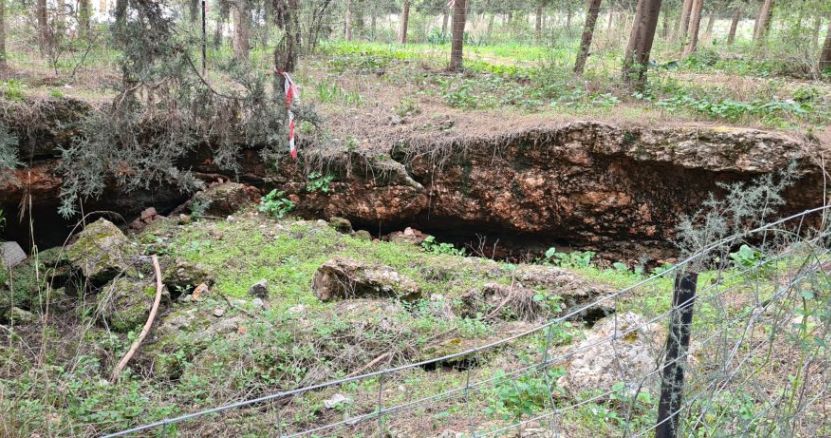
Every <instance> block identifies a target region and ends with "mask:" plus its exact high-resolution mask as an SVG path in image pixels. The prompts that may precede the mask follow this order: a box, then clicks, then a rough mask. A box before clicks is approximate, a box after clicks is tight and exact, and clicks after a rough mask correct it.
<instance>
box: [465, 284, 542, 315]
mask: <svg viewBox="0 0 831 438" xmlns="http://www.w3.org/2000/svg"><path fill="white" fill-rule="evenodd" d="M540 296H541V294H538V293H537V292H536V291H534V290H533V289H528V288H526V287H522V286H521V285H515V286H507V285H502V284H496V283H488V284H486V285H485V286H484V287H482V288H481V289H472V290H470V291H469V292H467V293H466V294H464V295H463V296H462V312H461V313H462V316H464V317H467V318H476V317H486V316H490V317H498V318H499V319H502V320H504V321H515V320H523V321H534V320H538V319H541V318H547V317H549V316H551V308H550V307H548V306H547V305H546V302H545V299H540Z"/></svg>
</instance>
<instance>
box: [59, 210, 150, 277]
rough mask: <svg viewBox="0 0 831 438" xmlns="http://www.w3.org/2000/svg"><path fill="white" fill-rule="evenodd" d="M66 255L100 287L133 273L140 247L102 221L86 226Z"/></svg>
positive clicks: (111, 224) (82, 272) (75, 266)
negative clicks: (131, 269) (119, 276)
mask: <svg viewBox="0 0 831 438" xmlns="http://www.w3.org/2000/svg"><path fill="white" fill-rule="evenodd" d="M66 254H67V258H68V259H69V262H70V263H71V264H72V267H73V268H74V269H76V270H77V271H79V272H80V273H81V275H82V276H83V277H84V278H85V279H87V280H89V282H90V283H91V284H92V286H95V287H98V286H101V285H103V284H106V283H107V282H108V281H110V280H112V279H113V278H115V276H116V275H118V274H119V273H121V272H125V271H129V270H130V266H131V259H132V258H133V257H134V256H135V255H136V254H137V247H136V246H135V245H133V244H132V243H131V242H130V240H129V239H128V238H127V236H125V235H124V233H122V232H121V230H120V229H118V227H116V226H115V225H114V224H113V223H112V222H110V221H108V220H106V219H103V218H102V219H98V220H97V221H95V222H93V223H91V224H89V225H87V227H86V228H84V230H83V231H81V232H80V233H79V234H78V239H77V240H76V241H75V243H73V244H72V245H71V246H70V247H69V248H68V249H67V252H66Z"/></svg>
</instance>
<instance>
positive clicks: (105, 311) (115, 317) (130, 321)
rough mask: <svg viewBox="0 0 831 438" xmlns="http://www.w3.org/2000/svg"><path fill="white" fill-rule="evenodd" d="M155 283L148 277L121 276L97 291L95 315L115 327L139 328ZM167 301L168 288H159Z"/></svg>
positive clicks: (147, 310)
mask: <svg viewBox="0 0 831 438" xmlns="http://www.w3.org/2000/svg"><path fill="white" fill-rule="evenodd" d="M155 296H156V286H155V285H154V284H153V283H152V282H150V281H144V280H135V279H132V278H127V277H120V278H117V279H115V280H113V281H112V282H110V283H109V284H107V285H106V286H104V288H103V289H102V290H101V292H99V294H98V297H97V299H96V302H97V305H98V315H99V316H100V318H101V319H103V320H104V321H105V322H106V323H107V324H108V325H109V326H110V328H112V329H113V330H114V331H117V332H123V333H126V332H129V331H131V330H136V329H139V328H140V327H141V326H142V325H144V323H145V321H147V317H148V316H149V314H150V309H151V308H152V307H153V300H154V299H155ZM169 302H170V295H169V294H168V293H167V290H164V291H163V292H162V303H163V304H167V303H169Z"/></svg>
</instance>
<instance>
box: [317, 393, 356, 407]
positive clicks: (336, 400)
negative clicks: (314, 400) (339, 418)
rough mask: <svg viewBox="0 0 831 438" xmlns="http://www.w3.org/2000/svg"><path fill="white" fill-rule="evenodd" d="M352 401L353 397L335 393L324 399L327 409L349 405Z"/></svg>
mask: <svg viewBox="0 0 831 438" xmlns="http://www.w3.org/2000/svg"><path fill="white" fill-rule="evenodd" d="M351 403H352V399H351V398H349V397H347V396H345V395H343V394H335V395H333V396H332V398H330V399H328V400H323V406H324V407H326V409H335V408H336V407H338V406H341V405H348V404H351Z"/></svg>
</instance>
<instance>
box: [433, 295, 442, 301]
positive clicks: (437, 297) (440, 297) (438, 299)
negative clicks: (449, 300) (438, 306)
mask: <svg viewBox="0 0 831 438" xmlns="http://www.w3.org/2000/svg"><path fill="white" fill-rule="evenodd" d="M430 301H444V295H442V294H432V295H430Z"/></svg>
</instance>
